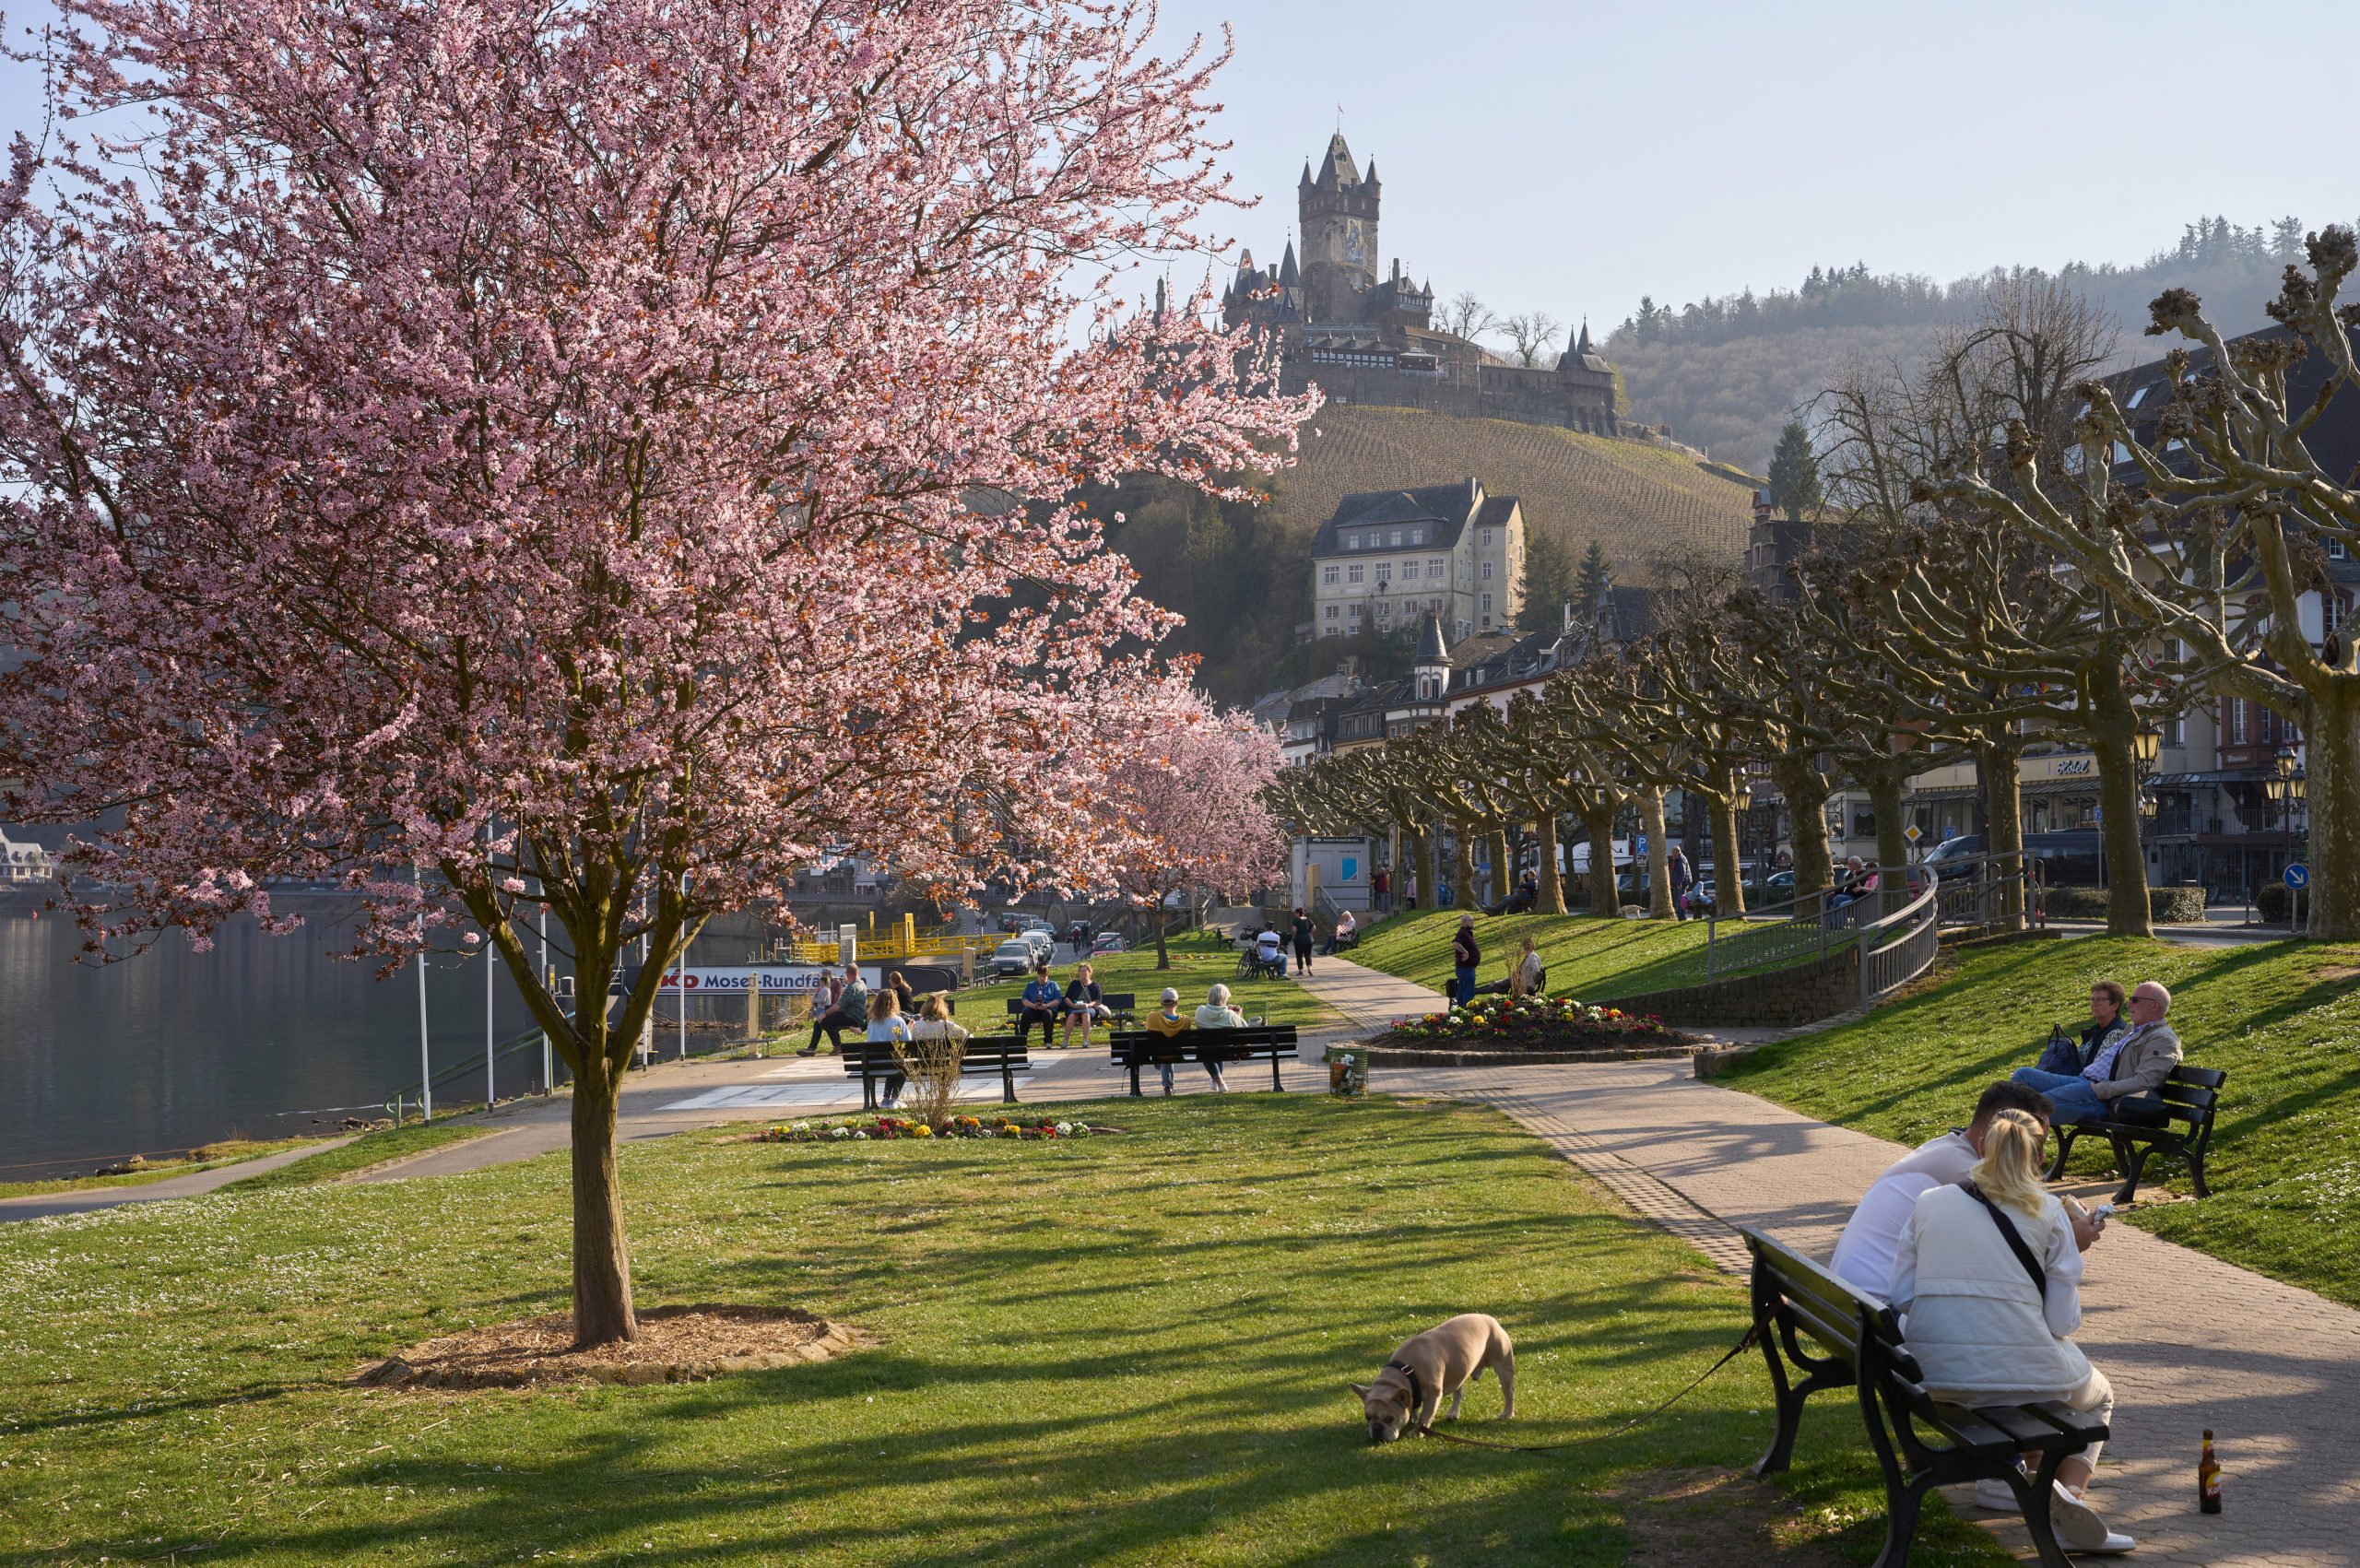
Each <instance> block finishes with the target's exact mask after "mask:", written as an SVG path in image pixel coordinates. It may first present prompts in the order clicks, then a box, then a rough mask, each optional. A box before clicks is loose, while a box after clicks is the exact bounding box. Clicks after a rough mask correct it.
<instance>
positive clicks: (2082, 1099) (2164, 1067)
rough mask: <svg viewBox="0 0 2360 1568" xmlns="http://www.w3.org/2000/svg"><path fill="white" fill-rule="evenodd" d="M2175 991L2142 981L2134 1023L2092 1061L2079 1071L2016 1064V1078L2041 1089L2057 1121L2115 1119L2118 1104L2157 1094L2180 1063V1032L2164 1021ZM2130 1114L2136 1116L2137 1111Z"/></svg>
mask: <svg viewBox="0 0 2360 1568" xmlns="http://www.w3.org/2000/svg"><path fill="white" fill-rule="evenodd" d="M2171 1007H2172V994H2171V993H2170V992H2169V991H2166V990H2165V989H2164V988H2163V986H2162V985H2161V984H2157V983H2156V982H2154V981H2153V980H2142V981H2141V982H2140V983H2139V984H2138V986H2137V988H2136V989H2134V990H2133V991H2132V992H2131V993H2130V1028H2129V1029H2126V1030H2123V1031H2121V1032H2118V1033H2115V1034H2111V1035H2108V1036H2107V1037H2106V1043H2105V1044H2103V1045H2101V1046H2100V1047H2099V1048H2098V1054H2097V1055H2095V1056H2093V1057H2092V1058H2090V1065H2089V1066H2088V1067H2083V1069H2082V1070H2081V1071H2080V1072H2078V1073H2057V1072H2043V1071H2042V1070H2041V1069H2040V1068H2038V1067H2018V1068H2017V1069H2016V1070H2015V1074H2014V1078H2015V1081H2016V1082H2018V1083H2021V1084H2023V1085H2024V1087H2026V1088H2027V1089H2037V1090H2039V1091H2041V1092H2042V1093H2043V1094H2046V1095H2047V1096H2048V1102H2049V1103H2050V1104H2051V1105H2053V1106H2054V1107H2056V1110H2055V1114H2054V1119H2055V1120H2057V1121H2059V1122H2102V1121H2108V1120H2113V1119H2116V1117H2117V1114H2118V1110H2125V1109H2127V1108H2124V1107H2121V1106H2120V1104H2119V1102H2122V1101H2124V1100H2127V1099H2130V1098H2131V1097H2133V1096H2137V1095H2144V1094H2153V1093H2154V1092H2155V1091H2156V1090H2158V1089H2161V1088H2162V1087H2163V1085H2164V1079H2166V1078H2169V1077H2170V1076H2171V1070H2172V1069H2173V1068H2174V1067H2177V1066H2179V1058H2180V1043H2179V1036H2178V1035H2177V1034H2175V1033H2174V1032H2172V1026H2171V1025H2170V1024H2167V1023H2165V1021H2164V1015H2165V1014H2166V1013H2168V1012H2170V1011H2171ZM2128 1114H2129V1118H2130V1119H2133V1120H2136V1119H2138V1115H2139V1113H2138V1112H2137V1111H2136V1110H2129V1112H2128Z"/></svg>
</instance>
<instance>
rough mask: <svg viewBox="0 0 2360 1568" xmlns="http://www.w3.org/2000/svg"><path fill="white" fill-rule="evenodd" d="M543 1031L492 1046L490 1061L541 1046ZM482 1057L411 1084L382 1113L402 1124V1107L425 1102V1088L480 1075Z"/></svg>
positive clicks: (533, 1030) (536, 1027)
mask: <svg viewBox="0 0 2360 1568" xmlns="http://www.w3.org/2000/svg"><path fill="white" fill-rule="evenodd" d="M565 1016H566V1017H567V1018H572V1016H573V1015H572V1013H567V1014H566V1015H565ZM543 1033H544V1031H543V1030H542V1029H541V1027H540V1026H539V1025H538V1024H535V1025H534V1026H533V1027H532V1028H530V1029H528V1030H526V1031H525V1032H523V1033H522V1034H515V1035H511V1036H510V1037H509V1038H508V1039H506V1040H503V1041H501V1042H500V1043H499V1044H497V1045H495V1046H493V1047H492V1051H491V1059H492V1061H494V1062H495V1063H497V1062H500V1061H501V1060H503V1059H505V1058H506V1057H509V1056H513V1055H515V1054H516V1053H517V1052H519V1051H522V1050H523V1049H525V1047H526V1046H527V1045H538V1044H539V1043H541V1036H542V1034H543ZM483 1067H484V1064H483V1058H482V1057H480V1056H475V1055H469V1056H467V1057H466V1058H465V1059H464V1060H461V1061H456V1062H454V1063H452V1064H451V1065H450V1066H449V1067H444V1068H443V1070H442V1071H440V1072H438V1073H436V1074H435V1075H434V1076H433V1077H432V1078H430V1079H427V1080H426V1081H425V1082H424V1083H413V1084H411V1085H410V1086H409V1087H408V1088H407V1089H403V1090H398V1091H395V1093H394V1094H392V1095H391V1096H389V1097H388V1098H387V1099H386V1100H385V1102H384V1107H385V1110H386V1111H387V1112H388V1113H389V1114H392V1116H393V1118H394V1123H395V1126H399V1125H400V1124H401V1109H400V1108H401V1107H402V1106H403V1105H405V1104H407V1103H408V1102H411V1101H417V1102H419V1103H421V1104H422V1103H424V1102H425V1098H426V1091H427V1090H428V1089H430V1088H440V1087H441V1086H442V1085H443V1084H444V1083H445V1082H449V1081H453V1080H455V1079H461V1078H465V1077H467V1076H468V1075H470V1074H473V1073H479V1072H481V1071H483ZM555 1087H556V1085H554V1084H551V1085H549V1088H552V1089H554V1088H555Z"/></svg>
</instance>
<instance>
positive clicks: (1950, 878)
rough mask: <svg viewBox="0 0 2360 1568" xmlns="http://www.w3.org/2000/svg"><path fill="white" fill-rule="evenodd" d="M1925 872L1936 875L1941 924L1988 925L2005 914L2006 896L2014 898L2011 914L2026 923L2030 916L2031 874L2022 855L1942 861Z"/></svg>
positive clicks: (2032, 909) (2033, 880) (1979, 856)
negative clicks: (1937, 875)
mask: <svg viewBox="0 0 2360 1568" xmlns="http://www.w3.org/2000/svg"><path fill="white" fill-rule="evenodd" d="M1928 869H1929V870H1932V871H1935V872H1937V873H1939V874H1940V876H1941V883H1940V884H1939V890H1940V893H1941V924H1942V925H1977V926H1979V925H1990V924H1991V923H1992V922H1993V921H1995V920H1997V919H1999V918H2000V916H2001V915H2003V914H2007V913H2008V909H2007V899H2006V897H2005V895H2006V894H2008V893H2009V892H2011V891H2012V892H2013V893H2014V894H2015V910H2014V913H2015V914H2019V915H2021V916H2024V917H2025V918H2027V919H2029V918H2031V917H2032V915H2033V912H2034V903H2035V899H2034V883H2035V880H2036V878H2035V875H2034V874H2033V873H2030V872H2028V871H2027V862H2026V861H2025V859H2024V851H2022V850H2010V851H2008V852H2007V853H2005V854H2003V855H1967V856H1962V857H1960V858H1958V859H1956V860H1945V861H1942V862H1940V863H1939V864H1938V865H1936V866H1933V867H1928Z"/></svg>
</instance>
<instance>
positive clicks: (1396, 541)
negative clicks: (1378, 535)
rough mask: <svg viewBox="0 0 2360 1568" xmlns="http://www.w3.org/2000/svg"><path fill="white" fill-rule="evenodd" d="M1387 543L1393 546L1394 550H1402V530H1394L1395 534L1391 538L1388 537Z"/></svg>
mask: <svg viewBox="0 0 2360 1568" xmlns="http://www.w3.org/2000/svg"><path fill="white" fill-rule="evenodd" d="M1385 542H1386V544H1389V545H1391V546H1392V547H1393V548H1396V549H1398V548H1401V530H1400V529H1398V528H1396V529H1394V530H1393V533H1392V535H1391V536H1389V537H1388V538H1387V539H1386V541H1385Z"/></svg>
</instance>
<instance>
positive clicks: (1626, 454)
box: [1270, 405, 1752, 578]
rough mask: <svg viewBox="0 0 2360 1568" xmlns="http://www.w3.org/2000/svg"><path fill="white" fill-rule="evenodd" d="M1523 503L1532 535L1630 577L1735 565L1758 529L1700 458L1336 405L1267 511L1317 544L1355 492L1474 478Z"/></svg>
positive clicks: (1735, 493) (1534, 429) (1535, 428)
mask: <svg viewBox="0 0 2360 1568" xmlns="http://www.w3.org/2000/svg"><path fill="white" fill-rule="evenodd" d="M1470 474H1471V475H1473V476H1474V477H1477V478H1479V479H1481V480H1482V481H1483V488H1484V489H1485V490H1487V491H1489V492H1490V493H1492V494H1493V495H1512V496H1517V497H1520V498H1521V499H1522V500H1523V501H1524V517H1525V523H1526V525H1527V526H1528V527H1529V528H1531V529H1534V530H1536V531H1537V532H1540V533H1542V534H1545V535H1548V536H1553V537H1555V538H1556V539H1558V540H1559V541H1561V542H1562V543H1563V544H1565V545H1566V546H1567V547H1568V548H1570V549H1571V551H1572V552H1573V553H1574V554H1575V555H1579V554H1580V553H1581V551H1582V550H1583V549H1584V548H1586V547H1587V544H1588V542H1589V541H1590V540H1591V539H1597V540H1598V541H1599V543H1601V544H1602V545H1604V546H1605V548H1606V553H1607V557H1608V559H1609V560H1612V561H1613V562H1614V564H1615V567H1616V569H1617V571H1618V572H1620V574H1621V575H1622V576H1624V577H1626V578H1628V577H1636V576H1639V575H1641V574H1642V569H1643V568H1644V567H1645V565H1646V562H1648V561H1650V560H1654V559H1656V558H1657V557H1658V556H1662V555H1666V554H1670V553H1675V552H1679V551H1682V550H1702V551H1705V552H1708V553H1710V554H1712V555H1714V556H1716V557H1719V558H1724V559H1734V558H1735V557H1736V556H1737V555H1738V553H1739V552H1740V551H1741V550H1742V549H1743V548H1744V546H1745V538H1746V531H1747V529H1748V528H1749V527H1750V526H1751V525H1752V491H1751V489H1749V488H1748V487H1747V486H1745V485H1742V484H1739V483H1735V482H1733V481H1731V480H1730V479H1729V478H1727V477H1723V476H1722V475H1719V474H1717V473H1713V472H1710V471H1708V470H1706V469H1705V468H1704V467H1702V466H1699V465H1698V464H1697V462H1696V460H1695V459H1694V458H1693V457H1688V456H1684V455H1682V454H1680V453H1677V452H1671V451H1668V450H1666V449H1665V448H1663V447H1659V446H1649V445H1646V443H1644V442H1635V441H1617V440H1613V439H1611V438H1610V437H1606V436H1592V435H1583V434H1581V433H1580V432H1578V431H1575V430H1555V429H1552V428H1551V427H1549V426H1546V425H1522V424H1516V423H1514V422H1512V421H1509V420H1505V419H1461V418H1458V417H1457V416H1456V415H1450V414H1436V413H1429V412H1427V411H1425V410H1423V409H1417V408H1383V407H1375V406H1374V405H1332V406H1330V407H1326V408H1323V409H1321V410H1320V411H1319V413H1318V415H1317V417H1316V418H1315V419H1313V420H1312V421H1311V423H1310V425H1309V426H1307V427H1305V429H1304V432H1303V454H1302V456H1301V458H1300V459H1299V460H1298V461H1297V462H1296V463H1295V465H1294V466H1292V467H1291V468H1288V469H1286V470H1284V471H1282V472H1281V473H1280V474H1279V475H1278V476H1277V477H1276V479H1275V481H1274V484H1273V487H1272V490H1271V501H1270V505H1271V508H1272V510H1273V512H1274V513H1276V514H1277V515H1278V516H1279V517H1280V518H1281V519H1283V520H1284V521H1285V523H1286V525H1287V526H1289V527H1290V528H1292V529H1295V530H1298V531H1302V532H1308V531H1310V530H1311V529H1314V528H1316V527H1317V526H1318V525H1320V524H1322V523H1324V522H1326V521H1327V518H1328V517H1329V516H1330V515H1332V514H1333V513H1334V512H1335V510H1336V504H1337V502H1338V501H1340V500H1342V499H1343V497H1344V496H1346V495H1347V494H1350V493H1351V492H1353V491H1358V490H1381V489H1390V488H1393V487H1395V486H1399V487H1401V488H1403V489H1409V488H1410V487H1413V486H1419V485H1439V484H1447V483H1449V482H1451V481H1453V480H1457V479H1464V478H1466V477H1468V476H1469V475H1470Z"/></svg>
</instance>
